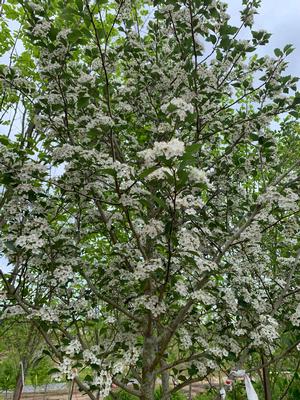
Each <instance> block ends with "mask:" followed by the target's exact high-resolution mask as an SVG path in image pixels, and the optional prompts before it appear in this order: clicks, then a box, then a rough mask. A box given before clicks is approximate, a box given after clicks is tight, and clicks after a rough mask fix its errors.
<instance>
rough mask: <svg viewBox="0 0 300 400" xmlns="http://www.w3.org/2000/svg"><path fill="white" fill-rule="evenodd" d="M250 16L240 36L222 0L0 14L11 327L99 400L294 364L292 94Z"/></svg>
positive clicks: (295, 155)
mask: <svg viewBox="0 0 300 400" xmlns="http://www.w3.org/2000/svg"><path fill="white" fill-rule="evenodd" d="M259 3H260V2H259V1H258V0H244V1H243V9H242V11H241V25H240V26H239V27H236V26H233V25H231V23H230V18H229V16H228V14H227V13H226V4H225V3H223V2H221V1H218V0H201V1H200V0H155V1H153V2H152V1H139V0H136V1H131V0H119V1H112V0H106V1H103V0H101V1H98V0H95V1H88V0H86V1H83V0H76V1H75V0H74V1H67V2H65V1H57V0H56V1H52V0H51V1H46V0H39V1H32V2H27V1H24V2H23V1H20V2H15V1H10V2H7V3H4V4H3V5H2V12H3V13H4V15H5V16H6V18H7V19H9V18H13V19H15V20H18V23H19V24H20V28H19V31H18V35H19V36H18V38H19V39H20V40H22V43H23V46H24V49H23V52H22V54H21V55H19V56H16V55H15V53H14V52H13V51H12V53H11V54H12V55H11V57H10V62H9V63H7V65H2V66H1V67H0V79H1V83H2V86H1V104H2V109H3V115H2V117H1V118H2V124H8V126H9V134H10V135H9V137H7V135H6V136H5V135H3V136H1V137H0V139H1V147H0V154H1V162H0V177H1V185H2V193H1V199H0V202H1V210H0V213H1V214H0V224H1V252H2V253H3V255H4V256H5V258H6V260H8V263H9V266H10V270H9V272H7V271H6V272H4V270H3V271H2V272H1V277H2V288H3V292H2V297H1V298H2V300H1V304H2V308H3V318H4V317H5V318H10V316H16V315H17V316H19V318H25V319H26V320H30V321H32V322H33V324H34V326H35V327H36V328H37V329H38V331H39V332H40V334H41V335H42V337H43V338H44V340H45V341H46V343H47V345H48V348H49V354H50V355H51V357H53V358H54V359H55V361H56V362H57V369H56V370H55V371H52V372H53V373H54V376H56V377H57V378H59V379H60V378H62V377H66V378H67V379H75V380H76V382H77V383H78V385H79V387H80V388H81V389H82V390H85V391H86V392H87V393H88V394H89V396H90V398H91V399H96V398H98V396H101V397H103V396H106V395H108V394H109V392H110V389H111V385H112V383H114V384H115V385H117V386H119V387H120V388H122V389H124V390H126V391H127V392H129V393H131V394H133V395H136V396H138V397H140V398H141V399H144V400H150V399H151V400H152V399H153V398H154V388H155V382H156V381H157V379H158V378H159V379H161V382H162V397H163V399H168V398H170V395H172V394H174V393H176V392H177V391H178V390H180V389H181V388H183V387H184V386H186V385H189V384H190V383H191V382H195V381H200V380H203V379H205V378H206V377H211V376H218V374H219V373H222V374H224V373H227V374H228V375H229V376H230V377H231V375H230V371H231V369H234V368H240V367H243V368H248V367H249V368H250V369H251V370H253V372H255V371H256V370H258V369H259V368H260V366H261V364H262V363H263V364H266V365H269V364H268V360H269V361H270V362H272V360H273V358H274V357H275V356H276V357H280V354H282V353H284V354H287V353H285V352H286V351H287V352H288V353H290V352H295V351H297V349H296V346H297V344H299V341H300V336H299V332H297V330H296V329H297V327H299V325H300V305H299V292H298V289H297V286H298V285H299V273H297V271H298V267H299V256H300V253H299V250H298V249H299V197H298V194H299V166H300V163H299V151H300V146H299V128H298V124H297V118H298V104H299V102H300V94H298V93H296V94H295V93H294V92H295V91H296V82H297V78H293V77H292V76H290V75H287V74H286V73H285V70H286V67H287V62H286V56H287V55H288V54H289V53H290V52H291V51H292V46H291V45H287V46H286V47H285V48H284V49H283V50H280V49H276V50H275V52H274V57H270V56H258V55H257V54H256V52H255V51H256V49H257V48H258V47H259V46H263V45H265V44H266V43H268V39H269V37H270V34H268V33H267V32H265V31H256V30H255V29H254V27H253V17H254V15H255V13H256V12H257V8H258V6H259ZM1 34H2V36H3V35H5V36H6V37H7V38H8V39H9V40H7V42H6V43H7V46H6V47H5V46H4V47H3V48H1V52H2V54H4V53H5V52H7V51H9V50H10V49H12V50H13V47H14V44H13V43H14V40H13V37H12V36H11V33H9V30H8V29H7V25H6V22H5V20H4V22H3V27H2V33H1ZM241 34H243V37H248V39H240V35H241ZM245 35H247V36H245ZM11 109H15V110H16V111H15V116H16V118H12V117H11V114H10V115H9V111H10V110H11ZM20 115H21V116H22V118H21V123H18V120H19V119H20V118H17V117H18V116H20ZM283 332H285V334H286V335H288V336H289V338H293V342H292V343H291V344H289V345H288V346H285V345H283V346H282V341H281V340H280V337H281V336H282V335H283ZM262 360H263V361H262ZM266 360H267V361H266ZM221 385H222V383H221ZM217 386H218V384H217Z"/></svg>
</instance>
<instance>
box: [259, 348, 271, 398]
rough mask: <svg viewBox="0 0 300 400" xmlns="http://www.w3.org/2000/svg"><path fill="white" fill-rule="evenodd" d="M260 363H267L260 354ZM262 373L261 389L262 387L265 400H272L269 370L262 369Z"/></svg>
mask: <svg viewBox="0 0 300 400" xmlns="http://www.w3.org/2000/svg"><path fill="white" fill-rule="evenodd" d="M261 361H262V364H263V365H264V364H266V362H267V360H266V358H265V356H264V354H261ZM262 372H263V387H264V396H265V400H272V394H271V386H270V379H269V369H268V368H267V367H263V369H262Z"/></svg>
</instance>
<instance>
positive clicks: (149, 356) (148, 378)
mask: <svg viewBox="0 0 300 400" xmlns="http://www.w3.org/2000/svg"><path fill="white" fill-rule="evenodd" d="M156 351H157V340H156V338H155V337H153V336H146V337H145V341H144V348H143V372H142V384H141V400H154V390H155V379H156V374H155V372H154V371H153V369H152V363H153V361H154V359H155V355H156Z"/></svg>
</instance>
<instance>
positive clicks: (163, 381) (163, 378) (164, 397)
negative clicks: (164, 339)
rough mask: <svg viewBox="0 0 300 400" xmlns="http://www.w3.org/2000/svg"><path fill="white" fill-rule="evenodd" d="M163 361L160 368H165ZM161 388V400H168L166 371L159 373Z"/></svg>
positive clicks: (168, 376) (168, 388) (168, 379)
mask: <svg viewBox="0 0 300 400" xmlns="http://www.w3.org/2000/svg"><path fill="white" fill-rule="evenodd" d="M165 365H166V363H165V361H162V362H161V366H162V368H163V367H165ZM161 388H162V396H161V400H170V398H171V395H170V374H169V371H168V370H165V371H163V372H162V373H161Z"/></svg>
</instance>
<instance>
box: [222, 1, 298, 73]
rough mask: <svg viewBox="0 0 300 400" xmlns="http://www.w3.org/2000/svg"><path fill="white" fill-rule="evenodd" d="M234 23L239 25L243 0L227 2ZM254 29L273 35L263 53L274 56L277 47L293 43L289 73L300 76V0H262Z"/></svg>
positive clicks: (289, 58)
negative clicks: (293, 49)
mask: <svg viewBox="0 0 300 400" xmlns="http://www.w3.org/2000/svg"><path fill="white" fill-rule="evenodd" d="M227 3H228V4H229V9H228V13H229V14H230V15H231V16H232V18H233V19H232V23H233V24H238V23H239V9H240V8H241V3H242V0H227ZM254 29H255V30H258V29H265V30H266V31H268V32H270V33H272V37H271V39H270V44H269V45H268V46H265V47H263V48H262V50H261V52H265V53H268V54H273V53H272V51H273V49H274V48H276V47H280V48H282V47H284V46H285V45H286V44H288V43H292V44H293V45H294V47H295V51H294V52H293V53H292V54H290V55H289V57H288V60H289V62H290V65H289V70H288V71H289V73H290V74H292V75H295V76H300V0H262V5H261V8H260V10H259V14H258V15H256V16H255V25H254Z"/></svg>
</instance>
